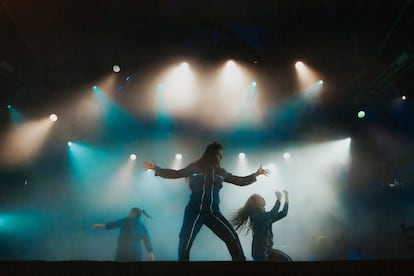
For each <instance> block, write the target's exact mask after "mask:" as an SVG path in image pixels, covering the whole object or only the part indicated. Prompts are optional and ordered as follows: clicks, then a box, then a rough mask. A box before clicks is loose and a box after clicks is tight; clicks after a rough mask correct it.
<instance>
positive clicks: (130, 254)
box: [105, 217, 152, 262]
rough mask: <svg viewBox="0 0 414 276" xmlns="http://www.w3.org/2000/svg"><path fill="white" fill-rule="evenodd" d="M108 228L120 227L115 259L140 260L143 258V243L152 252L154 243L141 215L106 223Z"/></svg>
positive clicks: (121, 260)
mask: <svg viewBox="0 0 414 276" xmlns="http://www.w3.org/2000/svg"><path fill="white" fill-rule="evenodd" d="M105 228H106V229H115V228H120V230H119V237H118V246H117V249H116V255H115V261H117V262H138V261H141V260H142V245H141V241H142V242H143V243H144V246H145V249H146V250H147V251H148V252H152V245H151V241H150V236H149V234H148V231H147V228H146V227H145V225H144V224H143V223H142V222H141V221H140V217H135V218H130V217H125V218H122V219H120V220H117V221H112V222H108V223H106V224H105Z"/></svg>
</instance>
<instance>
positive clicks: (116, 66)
mask: <svg viewBox="0 0 414 276" xmlns="http://www.w3.org/2000/svg"><path fill="white" fill-rule="evenodd" d="M112 70H113V71H114V72H115V73H119V72H120V71H121V67H119V66H118V65H116V64H115V65H114V66H112Z"/></svg>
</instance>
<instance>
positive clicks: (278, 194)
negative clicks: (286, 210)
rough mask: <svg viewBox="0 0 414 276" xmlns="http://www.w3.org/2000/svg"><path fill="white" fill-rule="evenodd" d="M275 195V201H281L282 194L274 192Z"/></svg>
mask: <svg viewBox="0 0 414 276" xmlns="http://www.w3.org/2000/svg"><path fill="white" fill-rule="evenodd" d="M275 195H276V199H277V200H279V201H280V200H281V199H282V193H281V192H279V191H276V192H275Z"/></svg>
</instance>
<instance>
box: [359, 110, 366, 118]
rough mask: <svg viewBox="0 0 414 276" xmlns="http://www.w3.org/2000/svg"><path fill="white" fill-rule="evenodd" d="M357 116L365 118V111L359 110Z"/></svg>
mask: <svg viewBox="0 0 414 276" xmlns="http://www.w3.org/2000/svg"><path fill="white" fill-rule="evenodd" d="M358 118H359V119H362V118H365V111H363V110H361V111H359V112H358Z"/></svg>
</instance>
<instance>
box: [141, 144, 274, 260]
mask: <svg viewBox="0 0 414 276" xmlns="http://www.w3.org/2000/svg"><path fill="white" fill-rule="evenodd" d="M222 157H223V147H222V146H221V145H220V144H218V143H216V142H214V143H212V144H210V145H208V146H207V148H206V150H205V151H204V154H203V155H202V157H201V158H200V159H199V160H197V161H195V162H193V163H191V164H189V165H188V166H187V167H185V168H183V169H181V170H172V169H163V168H160V167H158V166H157V165H156V164H155V163H154V162H145V163H144V167H145V168H146V169H152V170H155V175H156V176H160V177H163V178H172V179H173V178H182V177H188V178H189V186H190V189H191V195H190V200H189V202H188V204H187V206H186V208H185V212H184V220H183V224H182V227H181V231H180V241H179V246H178V258H179V260H180V261H189V259H190V249H191V246H192V244H193V241H194V239H195V237H196V236H197V234H198V232H199V231H200V229H201V227H202V226H203V225H206V226H207V227H208V228H210V229H211V230H212V231H213V232H214V234H216V235H217V236H218V237H219V238H220V239H221V240H223V241H224V242H225V244H226V246H227V248H228V250H229V252H230V255H231V257H232V260H233V261H244V260H245V259H246V258H245V256H244V253H243V249H242V247H241V244H240V240H239V237H238V235H237V233H236V231H235V230H234V229H233V227H232V226H231V224H230V223H229V222H228V220H227V219H226V218H225V217H224V216H223V215H222V214H221V212H220V209H219V204H220V199H219V191H220V189H221V188H222V187H223V182H228V183H232V184H235V185H238V186H245V185H249V184H252V183H253V182H255V181H256V177H257V176H259V175H266V176H267V175H268V174H269V173H270V171H268V170H265V169H263V168H262V167H261V166H260V167H259V169H258V170H257V171H256V172H255V173H253V174H251V175H249V176H245V177H240V176H234V175H232V174H231V173H229V172H227V171H226V170H225V169H223V168H222V167H220V161H221V159H222Z"/></svg>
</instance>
